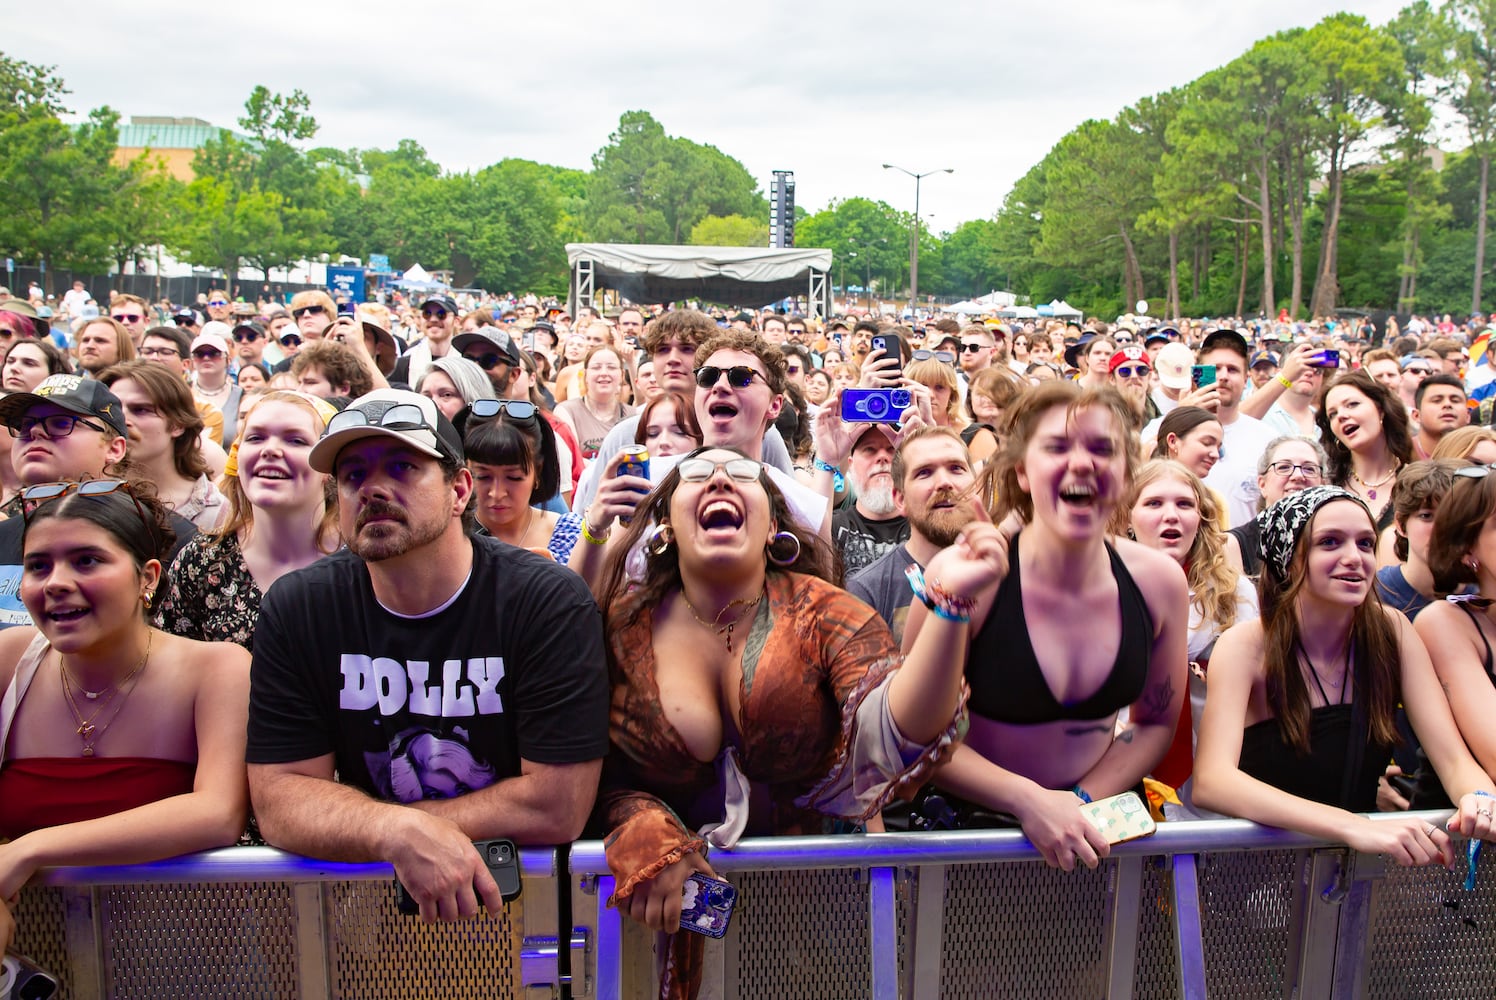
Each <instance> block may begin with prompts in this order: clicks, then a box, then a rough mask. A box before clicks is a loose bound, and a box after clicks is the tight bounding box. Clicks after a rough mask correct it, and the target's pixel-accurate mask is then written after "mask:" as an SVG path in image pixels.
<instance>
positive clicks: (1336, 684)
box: [1298, 634, 1351, 705]
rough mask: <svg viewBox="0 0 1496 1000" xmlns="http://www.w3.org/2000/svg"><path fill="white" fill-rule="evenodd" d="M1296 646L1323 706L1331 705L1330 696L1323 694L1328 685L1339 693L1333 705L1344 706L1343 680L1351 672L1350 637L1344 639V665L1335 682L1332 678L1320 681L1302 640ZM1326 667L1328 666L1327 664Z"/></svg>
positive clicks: (1318, 673)
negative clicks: (1322, 700)
mask: <svg viewBox="0 0 1496 1000" xmlns="http://www.w3.org/2000/svg"><path fill="white" fill-rule="evenodd" d="M1298 646H1299V655H1300V656H1302V657H1303V658H1304V662H1305V663H1307V664H1308V665H1309V673H1310V675H1311V676H1312V677H1313V678H1314V686H1315V687H1317V688H1319V696H1320V697H1321V698H1323V699H1324V701H1325V704H1326V705H1329V704H1331V701H1330V696H1329V695H1327V694H1326V693H1325V685H1326V684H1328V685H1330V687H1331V688H1333V689H1334V690H1336V691H1337V692H1339V693H1338V694H1337V695H1336V697H1335V701H1334V702H1333V704H1336V705H1344V704H1345V679H1346V678H1347V677H1349V676H1350V672H1351V637H1350V635H1349V634H1347V635H1346V637H1345V663H1344V665H1343V666H1341V668H1340V679H1339V680H1336V679H1334V678H1328V679H1324V680H1322V679H1321V675H1320V672H1319V668H1318V667H1316V666H1315V665H1314V661H1313V660H1311V659H1309V652H1308V650H1306V649H1305V648H1304V641H1303V640H1302V639H1300V640H1298ZM1327 666H1328V664H1327Z"/></svg>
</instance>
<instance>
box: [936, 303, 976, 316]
mask: <svg viewBox="0 0 1496 1000" xmlns="http://www.w3.org/2000/svg"><path fill="white" fill-rule="evenodd" d="M940 311H941V312H948V313H955V314H956V315H957V316H980V315H982V313H984V312H986V311H987V307H986V306H979V305H977V304H976V303H975V302H973V301H971V300H970V299H967V300H966V301H965V302H957V303H956V304H955V305H953V306H943V307H942V308H941V310H940Z"/></svg>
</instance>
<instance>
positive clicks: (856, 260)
mask: <svg viewBox="0 0 1496 1000" xmlns="http://www.w3.org/2000/svg"><path fill="white" fill-rule="evenodd" d="M795 244H796V245H797V246H802V247H824V248H825V249H828V250H830V251H831V258H832V260H833V261H834V262H835V263H836V266H837V267H838V268H839V271H838V278H839V280H838V282H837V284H839V285H841V286H842V287H843V288H845V287H847V280H846V272H847V271H848V270H850V271H851V272H852V281H851V283H852V284H856V285H872V284H873V283H874V282H878V287H879V288H881V289H882V290H883V292H884V294H888V293H889V291H890V290H891V289H893V288H894V287H895V286H896V285H897V284H898V281H897V276H898V275H900V274H902V273H903V269H904V267H905V266H906V265H907V263H908V260H909V224H908V220H907V217H906V216H903V215H901V214H900V213H899V212H896V211H895V210H894V209H893V208H892V207H891V206H889V205H888V204H887V203H886V202H882V201H872V200H870V199H868V198H848V199H846V200H845V201H833V202H832V203H831V204H830V205H828V206H827V207H826V208H824V209H822V210H821V211H819V212H817V213H815V214H814V215H811V216H807V217H806V218H805V219H803V220H801V221H798V222H796V223H795ZM879 279H881V281H880V280H879Z"/></svg>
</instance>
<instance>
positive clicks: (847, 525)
mask: <svg viewBox="0 0 1496 1000" xmlns="http://www.w3.org/2000/svg"><path fill="white" fill-rule="evenodd" d="M895 434H896V432H895V430H894V429H893V428H892V427H889V426H888V425H887V424H871V425H869V426H868V428H867V429H866V430H864V431H863V432H862V434H861V435H859V436H858V438H857V440H856V441H854V442H853V443H852V453H851V456H850V457H849V458H848V460H847V480H848V482H850V483H851V485H852V490H853V492H854V495H855V500H854V501H846V502H844V503H843V504H842V506H841V507H840V508H839V509H838V510H837V511H836V513H835V514H833V515H832V517H831V544H832V546H833V547H834V548H835V549H836V551H837V552H838V553H839V554H840V555H841V560H842V569H843V572H844V573H845V575H846V577H847V578H848V579H850V578H851V577H852V575H853V574H855V573H857V572H859V571H861V570H863V569H865V568H866V567H868V566H871V565H872V564H873V562H874V561H875V560H877V558H878V557H879V556H881V555H883V554H884V553H885V552H888V551H889V550H890V549H892V548H893V547H894V546H895V545H898V544H899V543H900V542H902V541H903V540H904V539H906V538H908V537H909V523H908V522H907V521H906V520H905V519H904V515H903V514H902V513H900V511H899V509H898V505H897V504H896V503H895V502H894V498H893V476H892V474H891V473H890V469H891V468H892V466H893V450H894V441H895Z"/></svg>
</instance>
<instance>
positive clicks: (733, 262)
mask: <svg viewBox="0 0 1496 1000" xmlns="http://www.w3.org/2000/svg"><path fill="white" fill-rule="evenodd" d="M566 259H567V262H568V263H569V264H570V265H571V301H572V306H573V308H575V307H577V306H584V305H586V306H590V305H593V296H594V294H595V292H596V290H598V289H601V288H611V289H613V290H614V291H616V292H618V293H619V294H620V295H622V296H623V297H624V298H626V299H629V300H630V301H632V302H648V303H655V302H679V301H682V300H685V299H699V300H702V301H704V302H714V303H719V304H721V305H728V306H739V307H755V308H756V307H759V306H765V305H768V304H770V303H771V302H778V301H780V300H781V299H787V298H789V297H790V296H799V295H804V296H806V298H807V300H808V301H809V303H810V312H811V315H813V316H825V315H827V314H828V313H829V312H830V305H831V301H830V296H831V287H830V284H829V283H828V282H827V280H826V279H827V275H829V274H830V272H831V251H830V250H816V249H801V248H798V247H795V248H785V249H777V248H772V247H685V246H670V245H664V244H647V243H639V244H632V243H568V244H566Z"/></svg>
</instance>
